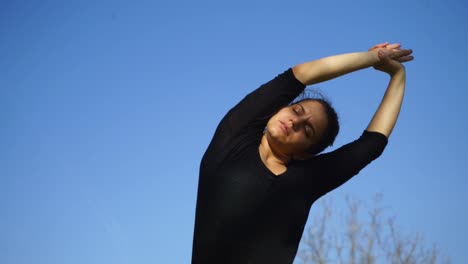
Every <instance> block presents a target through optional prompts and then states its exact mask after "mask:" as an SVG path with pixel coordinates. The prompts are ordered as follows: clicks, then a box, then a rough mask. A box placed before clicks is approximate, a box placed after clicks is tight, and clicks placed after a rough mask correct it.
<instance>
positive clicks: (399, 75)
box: [366, 50, 413, 138]
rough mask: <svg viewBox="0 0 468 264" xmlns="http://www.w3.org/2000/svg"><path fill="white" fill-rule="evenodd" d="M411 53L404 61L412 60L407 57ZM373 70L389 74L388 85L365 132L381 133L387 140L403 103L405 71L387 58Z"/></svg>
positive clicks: (395, 61) (410, 57) (401, 65)
mask: <svg viewBox="0 0 468 264" xmlns="http://www.w3.org/2000/svg"><path fill="white" fill-rule="evenodd" d="M411 52H412V51H411V50H409V53H408V54H407V55H406V57H404V58H405V59H404V61H409V60H412V59H413V57H412V56H409V55H410V54H411ZM381 53H383V51H379V52H378V54H379V55H381V56H383V54H381ZM374 68H375V69H376V70H379V71H382V72H385V73H387V74H389V75H390V82H389V83H388V87H387V90H386V91H385V95H384V97H383V99H382V102H381V103H380V105H379V107H378V108H377V111H376V112H375V114H374V116H373V118H372V120H371V122H370V123H369V125H368V126H367V129H366V130H367V131H374V132H379V133H382V134H384V135H385V136H386V137H387V138H388V137H389V136H390V134H391V133H392V130H393V128H394V126H395V123H396V121H397V119H398V114H399V113H400V108H401V104H402V102H403V95H404V93H405V82H406V70H405V67H404V66H403V64H401V63H400V62H399V61H397V60H393V59H390V58H388V57H387V58H384V59H383V62H382V63H381V64H380V65H377V66H375V67H374Z"/></svg>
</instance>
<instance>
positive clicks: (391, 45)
mask: <svg viewBox="0 0 468 264" xmlns="http://www.w3.org/2000/svg"><path fill="white" fill-rule="evenodd" d="M400 47H401V44H399V43H394V44H389V45H387V47H386V48H387V49H398V48H400Z"/></svg>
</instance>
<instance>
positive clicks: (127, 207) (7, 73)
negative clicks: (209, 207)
mask: <svg viewBox="0 0 468 264" xmlns="http://www.w3.org/2000/svg"><path fill="white" fill-rule="evenodd" d="M467 12H468V4H467V2H466V1H461V0H459V1H454V0H448V1H432V0H429V1H422V0H420V1H404V0H396V1H391V2H388V1H387V2H385V1H312V0H309V1H289V2H287V1H271V0H269V1H250V0H249V1H247V0H240V1H229V2H226V1H214V0H213V1H172V2H171V1H108V0H99V1H74V2H72V1H9V0H6V1H5V0H3V1H2V2H1V4H0V118H1V119H0V120H1V129H0V214H1V215H0V234H1V235H0V263H4V264H30V263H35V264H82V263H87V264H93V263H96V264H97V263H99V264H101V263H114V264H118V263H176V264H179V263H189V260H190V256H191V246H192V232H193V223H194V213H195V201H196V191H197V181H198V166H199V161H200V158H201V156H202V154H203V152H204V150H205V148H206V147H207V144H208V143H209V141H210V139H211V136H212V134H213V132H214V129H215V127H216V125H217V123H218V122H219V121H220V119H221V118H222V116H223V115H224V114H225V113H226V111H227V110H229V108H230V107H232V106H233V105H234V104H235V103H237V102H238V101H239V100H240V99H241V98H243V97H244V96H245V95H246V94H247V93H248V92H250V91H252V90H253V89H255V88H256V87H257V86H258V85H260V84H262V83H264V82H266V81H268V80H269V79H271V78H272V77H274V76H275V75H276V74H278V73H280V72H282V71H284V70H285V69H287V68H288V67H291V66H293V65H294V64H297V63H300V62H303V61H306V60H311V59H316V58H320V57H324V56H328V55H332V54H337V53H345V52H352V51H362V50H366V49H367V48H368V47H370V46H372V45H373V44H376V43H379V42H383V41H390V42H401V43H402V44H403V46H405V47H409V48H412V49H414V55H415V56H416V60H415V61H414V62H412V63H408V64H407V75H408V81H407V93H406V97H405V101H404V106H403V109H402V111H401V115H400V119H399V121H398V124H397V126H396V128H395V130H394V133H393V134H392V136H391V138H390V141H389V145H388V147H387V149H386V151H385V152H384V154H383V155H382V157H381V158H380V159H379V160H377V161H375V162H374V163H372V164H371V165H370V166H369V167H367V168H366V169H364V170H363V171H362V173H361V174H360V175H358V176H357V177H355V178H353V179H352V180H351V181H350V182H348V183H347V184H346V185H344V186H343V187H341V188H340V189H338V190H336V191H334V192H333V193H331V194H330V195H331V196H334V197H336V198H334V200H335V201H336V206H337V207H340V206H343V202H342V199H341V198H340V197H343V195H344V194H352V195H354V196H356V197H358V198H359V199H363V200H367V199H370V197H372V196H373V194H375V193H376V192H382V193H383V194H384V203H385V204H386V205H387V206H388V207H390V208H391V210H392V211H393V212H394V213H395V214H396V215H397V222H398V223H399V224H400V225H401V226H402V228H403V229H404V230H405V231H408V232H409V233H412V232H421V233H423V234H424V237H425V240H426V241H427V242H428V243H429V244H430V243H432V242H434V243H437V245H439V247H440V248H441V250H442V251H443V252H444V253H446V254H447V255H449V256H450V257H451V258H452V261H453V262H454V263H467V262H468V253H467V250H466V245H467V244H468V228H467V226H466V223H468V210H467V206H466V203H467V202H468V192H467V191H466V188H467V187H468V179H467V174H466V172H464V170H465V169H466V162H467V159H466V155H465V151H466V149H468V140H467V139H466V131H467V120H468V118H467V112H468V104H467V103H466V100H467V99H468V89H467V83H468V74H467V70H466V61H467V59H468V54H467V53H468V49H467V48H466V43H467V31H466V27H467V26H468V23H467V22H468V21H467V17H466V13H467ZM387 80H388V78H387V77H386V76H385V75H384V74H381V73H379V72H376V71H374V70H373V69H367V70H364V71H361V72H357V73H354V74H351V75H348V76H345V77H342V78H340V79H336V80H332V81H330V82H326V83H322V84H320V85H318V87H319V88H320V89H321V90H322V91H323V92H324V93H325V94H326V95H327V96H328V97H330V98H331V99H332V102H333V104H334V105H335V107H336V108H337V110H338V112H339V114H340V118H341V127H342V129H341V133H340V135H339V136H338V138H337V141H336V144H335V145H336V146H339V145H342V144H344V143H347V142H348V141H351V140H353V139H354V138H356V137H358V136H359V135H360V133H361V132H362V130H363V129H364V128H365V126H366V125H367V122H368V121H369V119H370V117H371V116H372V113H373V111H374V109H375V108H376V106H377V104H378V103H379V100H380V98H381V95H382V93H383V91H384V89H385V86H386V83H387ZM313 212H314V210H312V214H313Z"/></svg>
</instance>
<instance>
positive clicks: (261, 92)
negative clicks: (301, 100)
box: [207, 68, 305, 155]
mask: <svg viewBox="0 0 468 264" xmlns="http://www.w3.org/2000/svg"><path fill="white" fill-rule="evenodd" d="M304 88H305V85H304V84H302V83H301V82H299V81H298V80H297V79H296V77H295V76H294V74H293V72H292V69H291V68H290V69H288V70H286V71H285V72H283V73H281V74H279V75H278V76H276V77H275V78H274V79H273V80H271V81H269V82H267V83H265V84H263V85H261V86H260V87H259V88H257V89H256V90H254V91H253V92H251V93H250V94H248V95H247V96H246V97H244V99H242V100H241V101H240V102H239V103H238V104H237V105H236V106H234V107H233V108H232V109H231V110H230V111H229V112H228V113H227V114H226V115H225V116H224V118H223V119H222V120H221V122H220V123H219V125H218V127H217V129H216V132H215V134H214V136H213V139H212V141H211V143H210V146H209V147H208V151H207V152H214V153H216V154H215V155H220V154H221V153H222V152H226V151H228V150H229V148H230V147H232V144H233V139H234V138H236V137H238V136H239V135H240V134H242V135H245V134H246V133H257V134H259V135H261V133H262V132H263V129H264V128H265V125H266V123H267V122H268V118H269V116H271V115H272V114H274V113H275V112H276V111H278V110H279V109H280V108H281V107H283V106H286V105H288V104H289V103H290V102H291V101H292V100H293V99H294V98H296V97H297V96H298V95H299V94H300V93H301V92H302V91H303V90H304ZM234 144H235V143H234Z"/></svg>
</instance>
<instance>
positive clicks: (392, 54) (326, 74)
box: [293, 42, 408, 85]
mask: <svg viewBox="0 0 468 264" xmlns="http://www.w3.org/2000/svg"><path fill="white" fill-rule="evenodd" d="M380 50H384V51H385V52H384V54H379V51H380ZM407 55H408V50H401V49H400V45H399V44H389V43H388V42H386V43H381V44H378V45H375V46H374V47H372V48H371V49H370V50H369V51H366V52H354V53H347V54H340V55H334V56H330V57H325V58H321V59H318V60H313V61H309V62H305V63H302V64H299V65H296V66H294V67H293V73H294V76H295V77H296V78H297V79H298V80H299V81H300V82H301V83H303V84H305V85H311V84H316V83H320V82H324V81H327V80H330V79H333V78H336V77H339V76H342V75H345V74H347V73H351V72H354V71H357V70H361V69H365V68H368V67H371V66H375V65H378V64H380V63H382V62H383V61H384V59H385V58H393V59H396V60H398V59H400V58H402V57H405V56H407Z"/></svg>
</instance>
